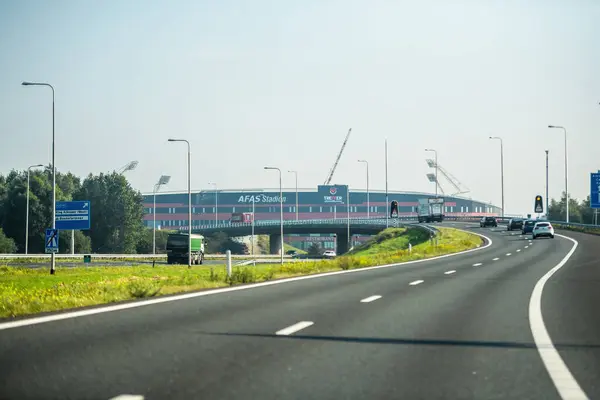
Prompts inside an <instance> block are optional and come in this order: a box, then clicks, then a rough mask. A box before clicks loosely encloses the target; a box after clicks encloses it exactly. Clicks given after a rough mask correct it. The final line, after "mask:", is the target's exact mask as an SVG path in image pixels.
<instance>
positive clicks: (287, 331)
mask: <svg viewBox="0 0 600 400" xmlns="http://www.w3.org/2000/svg"><path fill="white" fill-rule="evenodd" d="M313 324H314V322H311V321H300V322H298V323H297V324H294V325H291V326H288V327H287V328H283V329H282V330H280V331H277V332H275V334H276V335H280V336H288V335H291V334H292V333H296V332H298V331H301V330H302V329H304V328H308V327H309V326H311V325H313Z"/></svg>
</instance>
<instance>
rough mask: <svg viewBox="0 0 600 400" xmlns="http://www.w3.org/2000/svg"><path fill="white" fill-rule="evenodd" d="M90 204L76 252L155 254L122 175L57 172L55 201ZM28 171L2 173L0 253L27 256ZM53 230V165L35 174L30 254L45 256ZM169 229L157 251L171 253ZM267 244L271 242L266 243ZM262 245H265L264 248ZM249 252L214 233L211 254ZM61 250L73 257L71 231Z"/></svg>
mask: <svg viewBox="0 0 600 400" xmlns="http://www.w3.org/2000/svg"><path fill="white" fill-rule="evenodd" d="M72 200H89V201H90V202H91V207H90V208H91V225H90V228H91V229H89V230H85V231H75V253H76V254H85V253H96V254H151V253H152V229H148V228H146V227H144V224H143V221H142V218H143V216H144V204H143V197H142V194H141V193H140V192H139V191H137V190H134V189H133V188H132V187H131V185H130V184H129V182H128V181H127V178H126V177H125V176H124V175H123V174H119V173H117V172H111V173H100V174H98V175H94V174H89V175H88V176H87V177H85V178H84V179H81V178H79V177H77V176H75V175H73V174H72V173H70V172H68V173H61V172H59V171H57V174H56V201H72ZM26 211H27V170H24V171H17V170H12V171H10V172H9V173H8V174H6V175H2V174H0V253H25V225H26V223H25V221H26ZM51 227H52V167H51V166H47V167H45V168H43V169H38V170H31V171H30V182H29V235H28V236H29V244H28V252H29V253H30V254H39V253H44V252H45V243H44V239H45V231H46V229H47V228H51ZM170 232H173V231H169V230H157V231H156V248H157V252H158V253H164V252H165V251H166V245H167V236H168V234H169V233H170ZM267 243H268V242H267ZM259 247H260V246H259ZM227 249H229V250H231V252H232V253H233V254H244V252H247V248H246V247H245V246H244V245H243V244H241V243H238V242H236V241H233V240H232V239H231V238H229V237H228V236H227V235H226V234H224V233H222V232H219V233H216V234H214V235H211V237H210V238H209V241H208V249H206V251H207V253H224V252H225V251H226V250H227ZM59 252H60V253H71V231H60V233H59Z"/></svg>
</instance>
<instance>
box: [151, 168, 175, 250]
mask: <svg viewBox="0 0 600 400" xmlns="http://www.w3.org/2000/svg"><path fill="white" fill-rule="evenodd" d="M170 180H171V177H170V176H169V175H161V177H160V178H158V182H156V184H154V193H153V197H154V204H153V207H152V217H153V218H152V220H153V223H152V254H156V192H158V191H159V190H160V187H161V186H162V185H166V184H167V183H169V181H170Z"/></svg>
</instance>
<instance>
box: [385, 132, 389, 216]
mask: <svg viewBox="0 0 600 400" xmlns="http://www.w3.org/2000/svg"><path fill="white" fill-rule="evenodd" d="M389 203H390V200H389V198H388V151H387V138H385V207H386V208H385V227H386V228H387V227H389V213H388V212H387V207H389Z"/></svg>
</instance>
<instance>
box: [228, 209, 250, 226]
mask: <svg viewBox="0 0 600 400" xmlns="http://www.w3.org/2000/svg"><path fill="white" fill-rule="evenodd" d="M229 221H230V222H233V223H245V224H248V223H251V222H252V213H250V212H243V213H233V214H231V218H230V219H229Z"/></svg>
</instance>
